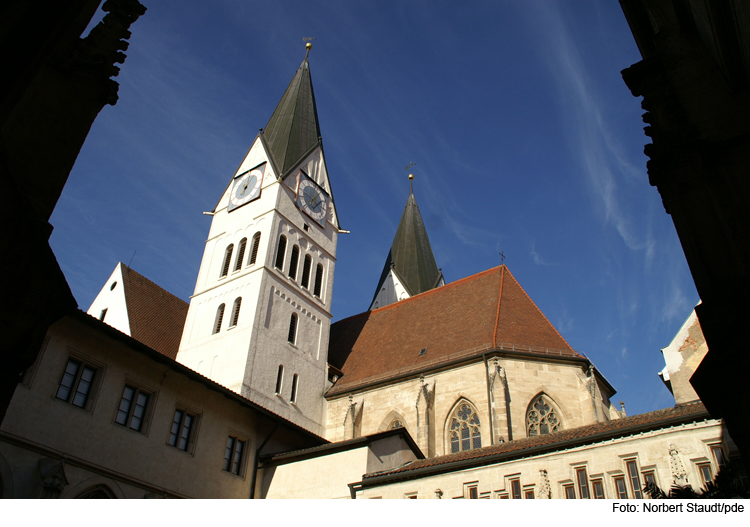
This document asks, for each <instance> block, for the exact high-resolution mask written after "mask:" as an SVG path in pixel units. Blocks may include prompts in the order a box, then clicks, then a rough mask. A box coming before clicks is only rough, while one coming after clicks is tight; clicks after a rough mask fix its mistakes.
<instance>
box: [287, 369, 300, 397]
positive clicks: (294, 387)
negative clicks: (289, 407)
mask: <svg viewBox="0 0 750 527" xmlns="http://www.w3.org/2000/svg"><path fill="white" fill-rule="evenodd" d="M298 383H299V376H298V375H297V374H296V373H295V374H294V377H292V397H291V398H290V399H289V400H290V401H292V402H293V403H296V402H297V386H298Z"/></svg>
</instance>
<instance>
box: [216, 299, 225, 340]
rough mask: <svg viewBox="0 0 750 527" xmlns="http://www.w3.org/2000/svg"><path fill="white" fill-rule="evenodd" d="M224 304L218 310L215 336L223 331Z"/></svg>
mask: <svg viewBox="0 0 750 527" xmlns="http://www.w3.org/2000/svg"><path fill="white" fill-rule="evenodd" d="M224 307H225V305H224V304H221V305H220V306H219V309H217V310H216V320H215V321H214V335H215V334H216V333H218V332H219V331H221V321H222V320H224Z"/></svg>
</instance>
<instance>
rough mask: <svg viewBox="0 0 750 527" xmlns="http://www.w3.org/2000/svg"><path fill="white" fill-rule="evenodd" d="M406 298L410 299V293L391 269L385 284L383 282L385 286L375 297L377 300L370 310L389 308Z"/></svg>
mask: <svg viewBox="0 0 750 527" xmlns="http://www.w3.org/2000/svg"><path fill="white" fill-rule="evenodd" d="M406 298H409V293H408V292H407V291H406V288H405V287H404V286H403V284H402V283H401V281H400V280H399V279H398V277H397V276H396V273H394V272H393V269H391V270H390V272H389V273H388V276H387V277H386V278H385V282H383V286H382V287H381V288H380V291H378V294H377V295H376V296H375V300H373V302H372V305H371V306H370V309H377V308H379V307H383V306H387V305H389V304H393V303H394V302H398V301H399V300H404V299H406Z"/></svg>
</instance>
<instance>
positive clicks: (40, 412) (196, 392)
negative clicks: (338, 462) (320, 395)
mask: <svg viewBox="0 0 750 527" xmlns="http://www.w3.org/2000/svg"><path fill="white" fill-rule="evenodd" d="M69 357H74V358H77V359H78V360H82V361H85V362H86V364H89V365H91V366H92V367H95V368H97V373H96V376H95V379H94V383H93V385H92V390H91V396H90V398H89V403H87V406H86V408H78V407H75V406H73V405H71V404H68V403H67V402H65V401H62V400H60V399H57V398H56V397H55V394H56V392H57V389H58V386H59V383H60V380H61V378H62V374H63V371H64V369H65V365H66V363H67V361H68V358H69ZM32 369H33V371H32V372H30V373H29V375H28V376H27V382H26V383H25V384H23V385H21V386H19V387H18V389H17V390H16V392H15V394H14V396H13V400H12V401H11V405H10V407H9V409H8V413H7V415H6V418H5V420H4V421H3V424H2V428H0V455H2V456H3V457H4V459H5V460H6V461H7V463H8V465H9V466H10V467H11V471H12V474H13V476H12V477H13V482H12V487H13V489H14V490H13V493H14V496H13V497H37V496H38V493H37V494H35V492H37V491H38V490H39V489H40V486H41V480H40V478H41V476H40V474H39V467H38V464H39V460H40V459H42V458H54V459H57V460H59V459H60V456H62V455H63V454H64V455H65V456H67V460H66V469H65V473H66V475H67V477H68V480H69V486H67V487H66V489H67V490H66V491H64V492H68V493H69V494H71V492H72V491H71V489H78V490H81V491H82V490H84V488H83V487H85V485H84V483H85V482H86V481H88V480H91V481H94V479H91V478H108V479H110V480H113V481H116V482H117V483H116V485H112V486H110V487H112V489H113V490H116V489H115V487H117V488H120V489H121V491H122V493H123V496H122V497H143V496H144V495H145V494H147V493H152V494H153V493H156V494H157V495H160V496H161V495H163V494H164V493H165V492H166V493H168V494H169V495H170V496H176V497H196V498H197V497H202V498H220V497H222V498H227V497H230V498H246V497H247V496H249V494H250V471H249V470H248V468H247V467H248V466H249V465H250V464H251V463H250V461H251V460H248V459H247V456H248V455H249V454H250V453H252V452H254V451H255V449H256V447H257V443H258V439H257V437H258V435H260V436H261V438H263V437H265V434H267V433H268V431H269V429H270V428H271V424H270V423H269V422H268V419H267V418H265V417H259V414H257V413H256V412H255V411H254V410H252V409H250V408H247V407H245V406H242V405H241V404H239V403H237V402H235V401H232V400H230V399H228V398H226V397H224V396H223V395H221V394H220V393H217V392H216V391H213V390H210V389H208V388H207V387H206V386H205V385H204V384H201V383H197V382H195V381H192V380H191V379H189V378H188V377H186V376H184V375H182V374H180V373H177V372H175V371H174V370H172V369H171V368H170V367H169V366H168V365H166V364H162V363H158V362H155V361H153V360H151V359H149V358H148V357H146V356H144V355H143V354H142V353H139V352H136V351H133V350H131V349H130V348H129V347H128V346H127V345H125V344H124V343H122V342H119V341H115V340H112V339H111V338H109V337H107V336H106V335H103V334H101V333H99V332H96V331H93V330H92V329H91V328H89V327H87V326H85V325H83V324H81V323H80V322H78V321H76V320H73V319H70V318H65V319H63V320H61V321H60V322H58V323H56V324H55V325H53V326H52V327H51V328H50V331H49V340H48V342H47V345H46V347H45V349H44V351H43V353H41V354H40V357H39V359H38V361H37V363H35V365H34V366H33V367H32ZM126 384H127V385H129V386H134V387H138V388H139V389H141V390H143V391H144V392H148V393H149V394H150V401H149V404H148V409H147V412H146V419H145V420H144V423H145V427H144V429H143V431H142V432H137V431H134V430H131V429H129V428H126V427H124V426H121V425H119V424H117V423H116V422H115V418H116V416H117V410H118V407H119V405H120V402H121V398H122V394H123V389H124V387H125V385H126ZM175 409H181V410H186V411H188V412H191V413H193V414H194V415H195V416H197V420H196V422H195V424H194V427H193V431H192V433H193V434H194V435H193V436H192V437H193V439H192V446H191V447H190V448H189V449H188V451H187V452H185V451H182V450H179V449H177V448H175V447H173V446H170V445H169V444H168V440H169V435H170V429H171V426H172V421H173V418H174V412H175ZM280 432H281V433H277V434H276V438H277V441H278V442H280V444H277V445H275V448H277V449H279V450H283V449H290V448H299V445H298V444H293V443H286V444H285V443H284V441H285V440H284V439H283V438H284V437H285V434H286V432H284V431H283V430H280ZM230 435H231V436H233V437H237V438H239V439H241V440H245V441H246V445H245V457H246V458H245V459H244V460H243V469H242V471H241V473H240V475H239V476H237V475H234V474H231V473H230V472H226V471H224V470H223V463H224V454H225V449H226V444H227V438H228V436H230ZM261 440H262V439H261ZM154 460H159V462H158V463H155V462H154ZM3 486H5V482H3ZM131 487H132V488H131ZM76 492H77V491H76ZM65 495H66V494H65V493H64V494H63V496H65ZM71 497H72V494H71Z"/></svg>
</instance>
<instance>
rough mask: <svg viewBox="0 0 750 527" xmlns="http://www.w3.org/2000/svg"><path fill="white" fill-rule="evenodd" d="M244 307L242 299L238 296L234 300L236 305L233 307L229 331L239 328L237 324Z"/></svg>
mask: <svg viewBox="0 0 750 527" xmlns="http://www.w3.org/2000/svg"><path fill="white" fill-rule="evenodd" d="M241 307H242V297H241V296H238V297H237V298H235V299H234V304H233V305H232V316H231V317H230V318H229V327H228V328H227V329H232V328H236V327H237V323H238V322H239V318H240V308H241Z"/></svg>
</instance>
